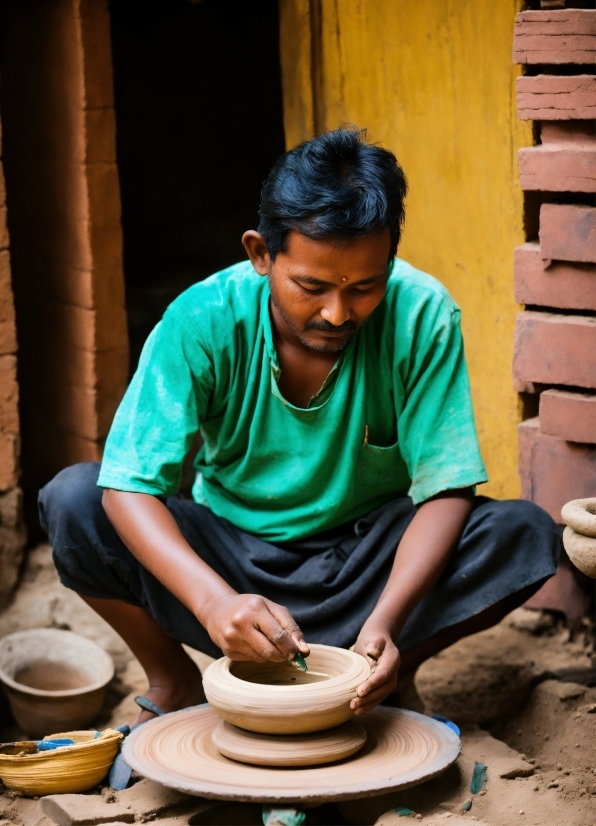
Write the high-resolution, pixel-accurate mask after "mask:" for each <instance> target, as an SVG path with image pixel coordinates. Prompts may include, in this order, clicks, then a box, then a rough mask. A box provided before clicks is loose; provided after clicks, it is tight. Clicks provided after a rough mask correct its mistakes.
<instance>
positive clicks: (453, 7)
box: [280, 0, 533, 497]
mask: <svg viewBox="0 0 596 826" xmlns="http://www.w3.org/2000/svg"><path fill="white" fill-rule="evenodd" d="M521 6H522V3H521V0H499V2H497V3H495V2H494V0H466V2H461V0H446V1H445V2H440V3H437V2H436V1H435V0H402V2H399V3H395V2H394V0H362V2H359V3H354V2H352V0H336V2H333V3H331V2H329V3H327V2H326V0H322V2H321V0H310V2H309V0H284V2H282V3H281V4H280V11H281V57H282V71H283V80H284V84H283V87H284V108H285V126H286V139H287V142H288V145H289V146H291V145H294V144H296V143H297V142H298V141H299V140H302V139H304V138H307V137H309V135H311V134H313V133H314V132H318V131H322V130H324V129H328V128H333V127H336V126H338V125H339V124H341V123H342V122H344V121H352V122H354V123H357V124H358V125H359V126H362V127H367V128H368V130H369V135H370V138H371V140H373V141H380V142H381V143H382V144H383V145H384V146H387V147H388V148H390V149H392V150H393V151H394V152H395V153H396V155H397V157H398V158H399V160H400V162H401V163H402V165H403V167H404V169H405V172H406V175H407V176H408V179H409V183H410V193H409V195H408V200H407V218H406V227H405V233H404V238H403V243H402V246H401V248H400V252H399V254H400V255H401V256H402V257H404V258H406V259H407V260H409V261H410V262H411V263H412V264H414V265H415V266H417V267H419V268H420V269H422V270H425V271H426V272H429V273H431V274H432V275H434V276H436V277H437V278H439V279H440V280H441V281H442V282H443V283H444V284H445V285H446V286H447V287H448V289H449V290H450V291H451V293H452V295H453V297H454V298H455V300H456V301H457V303H458V304H459V305H460V307H461V308H462V313H463V330H464V335H465V339H466V351H467V359H468V365H469V369H470V377H471V383H472V393H473V398H474V406H475V412H476V420H477V425H478V431H479V436H480V442H481V447H482V452H483V456H484V458H485V461H486V463H487V467H488V473H489V478H490V482H489V484H488V485H486V486H483V487H482V488H481V489H480V490H481V492H482V493H486V494H488V495H493V496H499V497H506V496H517V495H519V491H520V484H519V477H518V472H517V458H518V457H517V438H516V425H517V424H518V422H519V421H520V418H521V408H520V404H519V399H518V396H517V394H516V392H515V390H514V388H513V386H512V378H511V361H512V357H513V333H514V327H515V319H516V315H517V313H518V309H519V308H518V306H517V305H516V303H515V299H514V295H513V284H512V281H513V277H512V250H513V248H514V247H515V246H516V245H519V244H522V243H523V241H524V240H525V230H524V223H523V218H524V209H523V193H522V191H521V188H520V186H519V182H518V180H517V176H516V172H515V164H516V155H517V150H518V149H519V148H520V147H524V146H530V145H531V144H532V142H533V138H532V128H531V123H530V122H528V121H520V120H518V118H517V114H516V110H515V81H516V77H517V76H518V75H519V74H520V69H519V67H517V66H514V65H513V64H512V61H511V48H512V41H513V26H514V21H515V16H516V13H517V12H518V11H519V10H520V8H521Z"/></svg>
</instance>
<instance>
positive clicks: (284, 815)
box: [262, 806, 306, 826]
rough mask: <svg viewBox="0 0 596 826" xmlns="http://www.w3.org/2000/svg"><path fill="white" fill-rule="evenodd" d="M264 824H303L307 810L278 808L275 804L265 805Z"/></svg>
mask: <svg viewBox="0 0 596 826" xmlns="http://www.w3.org/2000/svg"><path fill="white" fill-rule="evenodd" d="M262 819H263V824H264V826H281V824H283V826H302V824H303V823H304V821H305V820H306V812H303V811H302V810H301V809H278V808H276V807H275V806H263V813H262Z"/></svg>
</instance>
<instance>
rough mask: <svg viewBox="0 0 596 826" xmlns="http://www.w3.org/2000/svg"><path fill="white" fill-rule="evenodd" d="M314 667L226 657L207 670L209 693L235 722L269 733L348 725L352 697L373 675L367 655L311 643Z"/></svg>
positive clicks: (219, 710)
mask: <svg viewBox="0 0 596 826" xmlns="http://www.w3.org/2000/svg"><path fill="white" fill-rule="evenodd" d="M310 651H311V653H310V656H309V657H308V658H307V665H308V668H309V669H312V670H313V671H317V672H319V673H320V674H329V677H328V678H327V677H322V676H316V675H313V674H309V672H308V671H299V670H298V669H296V668H293V667H292V666H291V665H290V664H289V663H274V662H267V663H256V662H234V661H233V660H230V659H229V658H228V657H222V658H221V659H219V660H216V662H214V663H212V664H211V665H210V666H209V668H208V669H207V670H206V671H205V673H204V674H203V686H204V688H205V694H206V696H207V699H208V700H209V703H210V704H211V706H212V707H213V708H214V709H215V711H217V713H218V714H219V715H220V716H221V717H223V719H224V720H227V721H228V722H229V723H232V724H233V725H235V726H239V727H240V728H243V729H246V730H248V731H257V732H263V733H265V734H304V733H307V732H310V731H323V730H324V729H328V728H334V727H335V726H339V725H341V723H345V722H346V720H349V719H350V718H351V717H352V716H353V711H352V709H351V708H350V702H351V700H352V699H353V698H354V697H355V696H356V689H357V688H358V686H359V685H361V684H362V683H363V682H364V681H365V680H366V679H367V677H368V676H369V674H370V668H369V665H368V663H367V661H366V660H365V659H364V657H361V656H360V654H355V653H354V652H353V651H346V650H345V649H343V648H334V647H332V646H330V645H311V646H310Z"/></svg>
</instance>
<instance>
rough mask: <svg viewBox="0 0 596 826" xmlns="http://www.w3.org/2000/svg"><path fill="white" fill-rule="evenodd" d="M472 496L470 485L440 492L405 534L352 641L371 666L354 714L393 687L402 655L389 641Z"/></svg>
mask: <svg viewBox="0 0 596 826" xmlns="http://www.w3.org/2000/svg"><path fill="white" fill-rule="evenodd" d="M472 500H473V496H472V491H471V490H470V489H469V488H465V489H462V490H454V491H446V492H444V493H441V494H439V495H438V496H436V497H433V498H432V499H429V500H427V501H426V502H424V503H423V504H422V505H420V507H419V508H418V511H417V513H416V515H415V517H414V519H413V520H412V521H411V523H410V524H409V526H408V528H407V530H406V532H405V533H404V535H403V537H402V540H401V542H400V543H399V546H398V548H397V552H396V554H395V560H394V563H393V568H392V570H391V574H390V576H389V580H388V581H387V585H386V586H385V588H384V589H383V592H382V594H381V596H380V597H379V600H378V602H377V605H376V607H375V609H374V611H373V613H372V614H371V615H370V617H369V618H368V620H367V621H366V623H365V624H364V626H363V628H362V630H361V632H360V634H359V636H358V641H357V643H356V651H358V653H360V654H362V655H363V656H365V657H367V658H368V660H369V662H370V663H371V667H372V668H373V669H374V671H373V673H372V675H371V677H370V678H369V679H368V680H367V681H366V682H364V683H363V684H362V685H361V686H360V687H359V689H358V697H357V698H356V699H355V700H353V701H352V708H354V709H356V713H362V712H363V711H367V710H368V709H370V708H373V707H374V706H376V705H378V703H380V702H381V700H383V699H384V698H385V697H387V696H388V695H389V694H390V693H391V692H392V691H393V690H394V689H395V687H396V684H397V670H398V668H399V663H400V657H399V651H398V650H397V648H396V646H395V644H394V642H393V640H395V639H396V638H397V636H398V634H399V632H400V631H401V629H402V628H403V626H404V624H405V622H406V620H407V619H408V617H409V616H410V614H411V613H412V611H413V610H414V608H415V607H416V605H418V603H419V602H420V600H421V599H422V597H423V596H425V594H427V593H428V592H429V591H430V589H431V588H432V586H433V585H434V584H435V582H436V581H437V579H438V578H439V576H440V575H441V572H442V571H443V568H444V567H445V565H446V564H447V561H448V559H449V557H450V556H451V553H452V552H453V550H454V548H455V546H456V545H457V542H458V540H459V538H460V536H461V534H462V532H463V529H464V527H465V524H466V522H467V520H468V517H469V516H470V513H471V512H472Z"/></svg>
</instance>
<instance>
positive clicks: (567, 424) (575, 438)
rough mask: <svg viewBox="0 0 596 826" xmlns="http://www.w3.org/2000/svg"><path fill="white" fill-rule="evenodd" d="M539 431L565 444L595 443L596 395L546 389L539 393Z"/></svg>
mask: <svg viewBox="0 0 596 826" xmlns="http://www.w3.org/2000/svg"><path fill="white" fill-rule="evenodd" d="M539 417H540V430H541V431H542V433H546V435H547V436H557V437H558V438H559V439H566V440H567V441H568V442H584V443H586V444H595V443H596V396H594V395H589V394H588V393H567V392H566V391H563V390H545V391H544V393H541V394H540V412H539Z"/></svg>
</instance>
